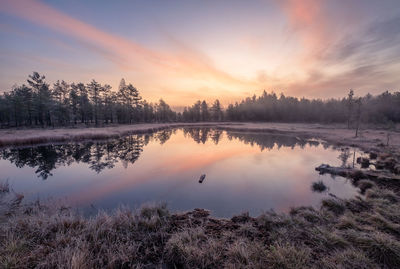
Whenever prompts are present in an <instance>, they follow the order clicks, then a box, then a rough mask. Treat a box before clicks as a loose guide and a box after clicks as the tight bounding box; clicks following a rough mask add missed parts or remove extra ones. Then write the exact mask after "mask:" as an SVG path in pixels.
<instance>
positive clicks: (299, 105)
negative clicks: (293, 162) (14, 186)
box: [0, 72, 400, 128]
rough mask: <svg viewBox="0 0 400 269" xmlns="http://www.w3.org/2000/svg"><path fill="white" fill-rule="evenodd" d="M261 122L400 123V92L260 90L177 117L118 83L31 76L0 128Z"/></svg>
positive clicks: (2, 101) (10, 97) (3, 113)
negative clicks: (330, 94)
mask: <svg viewBox="0 0 400 269" xmlns="http://www.w3.org/2000/svg"><path fill="white" fill-rule="evenodd" d="M201 121H263V122H308V123H311V122H315V123H347V124H348V125H349V126H350V125H351V124H355V122H365V123H375V124H376V123H379V124H385V125H388V126H391V125H393V124H394V123H398V122H400V92H398V91H397V92H389V91H385V92H383V93H382V94H379V95H376V96H373V95H371V94H367V95H365V96H363V97H355V95H354V91H353V90H349V94H348V95H347V96H345V97H343V98H337V99H334V98H331V99H326V100H322V99H307V98H304V97H303V98H301V99H299V98H296V97H290V96H285V95H284V94H280V95H279V96H278V95H277V94H275V93H274V92H270V93H268V92H266V91H264V92H263V93H262V94H261V95H260V96H256V95H254V96H252V97H248V98H246V99H244V100H242V101H241V102H236V103H235V104H229V105H228V106H227V107H226V108H223V107H222V105H221V103H220V101H219V100H215V101H214V102H213V103H212V104H209V103H207V102H206V101H205V100H203V101H200V100H199V101H197V102H195V103H194V104H193V105H192V106H187V107H185V108H184V110H183V111H182V112H176V111H173V110H172V109H171V107H170V106H169V105H168V104H167V103H166V102H165V101H164V100H163V99H162V98H161V99H160V100H159V101H158V102H157V103H150V102H147V101H146V100H144V99H143V98H142V97H141V95H140V92H139V90H138V89H137V88H136V87H134V86H133V85H132V84H127V83H126V82H125V80H124V79H122V80H121V82H120V85H119V87H118V90H117V91H114V90H112V88H111V86H110V85H107V84H104V85H101V84H100V83H98V82H97V81H95V80H92V81H91V82H90V83H88V84H84V83H67V82H65V81H63V80H62V81H57V82H56V83H54V84H53V85H50V84H48V83H47V82H46V80H45V76H43V75H40V74H39V73H37V72H33V74H32V75H29V77H28V79H27V84H23V85H21V86H14V87H13V88H12V89H11V90H10V91H6V92H4V93H3V94H2V95H0V127H2V128H7V127H24V126H26V127H54V126H74V125H78V124H80V125H82V124H83V125H89V126H104V125H107V124H113V123H114V124H132V123H146V122H201Z"/></svg>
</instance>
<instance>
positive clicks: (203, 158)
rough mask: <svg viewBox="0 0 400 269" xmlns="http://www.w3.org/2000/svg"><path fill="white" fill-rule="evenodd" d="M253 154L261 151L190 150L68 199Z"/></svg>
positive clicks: (79, 201) (83, 200) (99, 194)
mask: <svg viewBox="0 0 400 269" xmlns="http://www.w3.org/2000/svg"><path fill="white" fill-rule="evenodd" d="M187 146H188V145H186V147H187ZM254 152H259V150H258V149H256V148H253V147H252V148H249V147H239V148H236V147H232V148H228V149H226V150H224V151H215V152H214V151H208V152H202V153H200V152H197V153H196V150H194V149H193V150H190V149H189V148H187V151H185V152H181V153H176V154H174V155H173V156H171V158H168V159H167V160H164V162H161V163H160V162H157V163H155V164H156V165H152V166H150V167H149V168H148V170H147V169H143V170H141V171H140V174H138V173H136V174H135V176H134V177H127V176H122V177H120V178H118V179H114V180H113V181H106V182H103V183H98V184H96V185H95V186H91V188H90V189H84V190H82V191H81V192H79V193H76V194H73V195H71V196H70V197H69V199H70V200H71V201H73V202H74V203H76V204H85V203H88V202H91V201H94V200H96V199H99V198H102V197H104V196H107V195H109V194H112V193H116V192H118V191H121V190H123V189H127V188H132V187H133V186H135V185H137V184H140V183H143V182H146V181H149V180H152V179H154V178H157V177H159V176H162V177H164V178H168V176H171V175H175V174H183V173H185V172H188V171H197V170H200V169H201V168H205V167H207V166H210V165H212V164H213V163H218V162H221V161H223V160H226V159H229V158H233V157H237V156H241V155H246V154H253V153H254ZM199 176H200V175H199Z"/></svg>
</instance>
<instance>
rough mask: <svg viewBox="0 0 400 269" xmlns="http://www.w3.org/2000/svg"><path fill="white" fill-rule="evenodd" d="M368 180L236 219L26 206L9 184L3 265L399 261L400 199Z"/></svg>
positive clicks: (148, 209) (0, 228)
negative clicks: (356, 193) (352, 194)
mask: <svg viewBox="0 0 400 269" xmlns="http://www.w3.org/2000/svg"><path fill="white" fill-rule="evenodd" d="M360 184H362V185H366V182H360ZM368 185H370V186H369V187H368V188H367V189H365V196H363V197H356V198H354V199H349V200H338V199H333V198H332V199H328V200H325V201H324V202H323V203H322V206H321V208H320V209H314V208H310V207H299V208H293V209H292V210H291V212H290V214H276V213H274V212H266V213H264V214H262V215H260V216H258V217H251V216H249V215H248V214H242V215H238V216H235V217H232V218H231V219H219V218H213V217H210V216H209V213H208V212H207V211H206V210H202V209H197V210H194V211H191V212H185V213H174V214H172V213H170V212H169V211H168V209H167V207H166V206H165V205H150V206H149V205H147V206H143V207H141V208H139V209H137V210H131V209H128V208H120V209H118V210H116V211H115V212H113V213H111V214H108V213H104V212H103V213H99V214H98V215H97V216H94V217H91V218H85V217H83V216H81V215H79V214H78V213H76V212H74V211H73V210H71V209H66V208H65V207H49V206H44V205H41V204H40V203H34V204H29V205H21V204H20V199H21V197H20V196H18V197H17V196H15V193H13V192H12V191H11V190H9V188H3V190H4V191H3V192H2V193H1V196H0V197H1V201H2V204H3V205H5V204H7V205H8V206H9V207H8V209H7V210H5V211H2V212H1V214H2V218H1V224H0V267H1V268H132V267H133V268H398V265H399V264H400V202H399V201H400V197H399V195H398V194H397V193H394V192H391V191H390V190H387V189H382V188H380V187H379V186H377V185H375V184H368ZM6 196H11V197H14V198H7V199H6ZM18 200H19V202H17V203H16V202H15V201H18ZM17 204H18V206H16V205H17ZM4 208H5V207H4ZM163 266H164V267H163Z"/></svg>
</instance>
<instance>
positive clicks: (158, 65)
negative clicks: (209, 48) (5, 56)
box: [0, 0, 252, 85]
mask: <svg viewBox="0 0 400 269" xmlns="http://www.w3.org/2000/svg"><path fill="white" fill-rule="evenodd" d="M0 11H1V12H6V13H9V14H12V15H15V16H18V17H20V18H23V19H25V20H28V21H30V22H33V23H35V24H38V25H41V26H44V27H46V28H50V29H52V30H54V31H57V32H60V33H63V34H65V35H67V36H70V37H73V38H75V39H76V40H77V41H79V42H81V44H83V45H84V46H86V47H88V48H89V49H90V50H92V51H93V52H95V53H98V54H100V55H102V56H103V57H104V58H105V59H108V60H110V61H112V62H114V63H115V64H117V65H118V66H120V67H121V68H123V69H135V68H137V66H140V68H141V69H142V70H145V71H147V72H151V71H153V72H154V71H157V70H158V71H159V72H166V73H168V74H171V73H173V74H175V75H178V76H191V77H196V78H205V79H214V80H217V81H221V82H223V83H235V84H237V83H241V84H249V85H251V84H252V82H251V81H246V80H244V79H239V78H236V77H234V76H232V75H230V74H228V73H226V72H224V71H222V70H219V69H218V68H216V67H215V66H214V65H213V64H212V61H211V60H210V59H208V58H207V57H206V56H205V55H203V54H201V53H200V52H198V51H195V50H194V49H192V48H190V47H188V46H184V45H183V44H180V43H178V42H175V43H176V45H177V46H179V47H178V49H179V53H167V52H162V51H156V50H153V49H149V48H147V47H145V46H142V45H141V44H139V43H137V42H134V41H132V40H129V39H126V38H123V37H121V36H117V35H114V34H110V33H107V32H105V31H103V30H101V29H98V28H96V27H94V26H92V25H90V24H87V23H85V22H83V21H81V20H78V19H75V18H73V17H71V16H69V15H67V14H65V13H63V12H61V11H59V10H57V9H55V8H53V7H51V6H49V5H47V4H45V3H42V2H40V1H36V0H25V1H1V6H0Z"/></svg>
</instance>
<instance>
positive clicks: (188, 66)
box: [0, 0, 400, 108]
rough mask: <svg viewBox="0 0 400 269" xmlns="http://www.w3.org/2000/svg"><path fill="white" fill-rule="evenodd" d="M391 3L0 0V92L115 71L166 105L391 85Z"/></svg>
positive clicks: (396, 35)
mask: <svg viewBox="0 0 400 269" xmlns="http://www.w3.org/2000/svg"><path fill="white" fill-rule="evenodd" d="M399 25H400V6H399V5H398V1H397V0H385V1H373V0H358V1H357V0H353V1H325V0H284V1H278V0H259V1H229V2H228V1H129V2H124V3H122V2H112V1H84V2H82V1H65V2H61V1H39V0H24V1H3V0H1V1H0V41H1V42H0V48H1V54H0V59H1V64H0V91H2V92H4V91H8V90H9V89H11V87H12V86H13V85H14V84H15V83H18V84H20V83H24V82H25V80H26V77H27V75H28V74H30V73H32V71H38V72H39V73H41V74H44V75H46V78H47V80H48V81H49V82H50V83H53V82H55V81H56V80H57V79H65V80H66V81H68V82H74V81H82V82H89V81H90V80H91V79H93V78H94V79H96V80H98V81H99V82H100V83H108V84H111V86H112V87H113V89H116V88H117V87H118V84H119V81H120V79H121V78H125V80H127V81H129V82H130V83H132V84H133V85H135V86H136V87H137V88H138V89H139V90H140V92H141V94H142V95H143V97H144V98H145V99H147V100H149V101H157V100H158V99H159V98H161V97H162V98H164V99H165V100H166V101H167V102H168V103H169V104H171V105H172V106H173V107H175V108H177V107H181V106H184V105H188V104H191V103H193V102H194V101H196V100H197V99H202V100H203V99H205V100H207V101H211V100H214V99H216V98H219V99H220V100H221V102H222V104H223V105H226V104H227V103H229V102H234V101H238V100H240V99H242V98H243V97H246V96H251V95H253V94H259V93H261V92H262V91H263V90H267V91H275V92H277V93H280V92H283V93H284V94H287V95H293V96H297V97H303V96H305V97H316V98H329V97H341V96H344V95H346V93H347V92H348V90H349V89H350V88H354V89H356V91H357V94H366V93H368V92H369V93H372V94H373V93H380V92H382V91H384V90H397V88H396V87H397V86H398V85H399V82H400V76H399V75H398V70H399V68H400V45H399V44H400V42H399V41H400V27H399Z"/></svg>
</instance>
